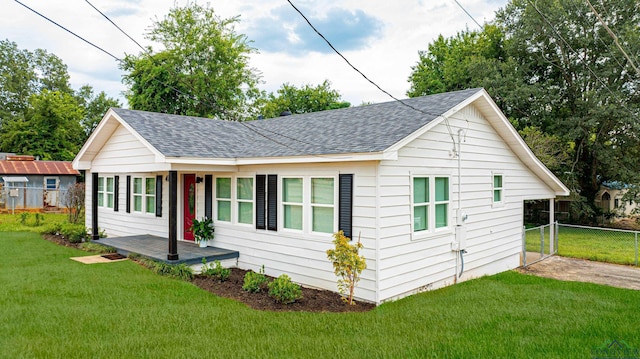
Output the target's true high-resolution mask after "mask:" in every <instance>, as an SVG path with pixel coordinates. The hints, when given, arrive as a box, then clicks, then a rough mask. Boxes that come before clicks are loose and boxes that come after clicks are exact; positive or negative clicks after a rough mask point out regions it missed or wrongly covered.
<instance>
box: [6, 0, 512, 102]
mask: <svg viewBox="0 0 640 359" xmlns="http://www.w3.org/2000/svg"><path fill="white" fill-rule="evenodd" d="M21 1H22V2H24V3H25V4H26V5H28V6H30V7H32V8H33V9H35V10H37V11H39V12H41V13H42V14H44V15H46V16H48V17H50V18H51V19H53V20H55V21H56V22H58V23H60V24H62V25H63V26H65V27H67V28H69V29H70V30H72V31H74V32H76V33H78V34H79V35H81V36H83V37H86V38H87V39H88V40H90V41H92V42H94V43H96V44H98V45H99V46H101V47H103V48H104V49H106V50H107V51H109V52H111V53H113V54H114V55H116V56H118V57H123V56H124V55H125V54H127V53H138V52H139V48H138V47H137V45H135V43H133V42H132V41H131V40H129V39H127V38H126V37H125V36H124V35H122V34H121V33H120V32H119V31H118V30H117V29H116V28H115V27H113V25H111V24H109V23H108V22H107V21H106V20H105V19H104V18H102V16H101V15H100V14H98V13H97V12H96V11H95V10H94V9H93V8H91V6H90V5H89V4H87V3H86V2H85V1H83V0H48V1H46V2H45V1H38V0H21ZM90 1H91V3H92V4H93V5H94V6H96V7H97V8H98V9H100V10H101V11H102V12H104V13H106V14H108V15H109V17H111V19H112V20H113V21H114V22H115V23H116V24H118V25H119V26H120V27H121V28H123V29H124V30H125V31H127V33H129V35H131V36H132V37H134V38H135V39H136V40H137V41H138V42H140V43H141V44H142V45H143V46H147V45H152V46H153V45H154V44H152V43H150V42H149V41H148V40H146V39H145V38H144V33H145V31H146V29H147V28H148V27H149V26H150V25H151V23H152V20H153V19H155V18H161V17H163V16H164V15H165V14H166V13H167V12H168V10H169V9H170V8H171V7H172V6H173V4H174V0H90ZM185 2H186V0H178V1H177V4H178V5H183V4H184V3H185ZM292 2H293V3H294V4H295V5H296V7H298V8H299V9H300V10H301V11H302V12H303V13H304V14H305V15H306V16H307V18H308V19H309V20H310V21H311V22H312V23H313V24H314V25H315V26H316V27H317V28H318V30H319V31H320V32H321V33H322V34H323V35H324V36H325V37H326V38H328V39H329V40H330V41H331V43H332V44H333V45H334V46H335V47H336V48H337V49H338V50H339V51H340V52H341V53H342V54H343V55H344V56H346V57H347V59H349V61H350V62H351V63H353V64H354V65H355V66H356V67H357V68H358V69H360V70H361V71H362V72H363V73H365V74H366V75H367V76H368V77H369V78H371V79H372V80H373V81H375V82H376V83H378V85H380V86H381V87H382V88H384V89H385V90H387V91H389V92H391V93H392V94H393V95H394V96H396V97H400V98H403V97H406V95H405V94H406V91H407V90H408V88H409V84H408V82H407V78H408V77H409V74H410V72H411V66H412V65H414V64H415V63H416V62H417V61H418V51H420V50H425V49H426V48H427V45H428V44H429V43H430V42H431V41H433V39H435V38H436V37H437V36H438V35H439V34H443V35H444V36H451V35H453V34H455V33H456V32H458V31H461V30H464V29H466V28H469V29H475V28H476V25H475V23H474V22H473V21H472V20H471V19H470V18H469V17H468V16H467V15H466V14H465V13H464V11H463V10H462V9H461V8H460V7H459V6H458V5H457V4H456V3H455V1H454V0H396V1H388V0H387V1H382V0H368V1H367V0H292ZM458 2H459V3H461V4H462V5H463V6H464V7H465V8H466V9H467V11H469V12H470V13H471V14H472V15H473V16H474V18H475V19H476V20H477V21H478V22H480V23H483V22H485V21H491V20H492V19H493V17H494V13H495V11H496V10H498V9H499V8H500V7H502V6H504V5H505V4H506V2H507V1H506V0H458ZM201 3H203V4H204V2H202V1H201ZM209 3H210V5H211V6H212V7H213V8H214V9H215V10H216V12H217V13H218V14H219V15H220V16H221V17H223V18H228V17H233V16H239V17H240V23H239V24H238V25H237V27H236V31H237V32H240V33H244V34H246V35H247V37H248V38H249V39H250V40H251V41H253V46H254V47H255V48H257V49H258V53H256V54H254V55H252V57H251V65H252V66H253V67H254V68H256V69H257V70H259V72H260V74H261V76H262V84H261V88H262V89H264V90H266V91H275V90H276V89H277V88H279V87H280V85H281V84H283V83H285V82H286V83H290V84H293V85H296V86H302V85H305V84H311V85H316V84H319V83H321V82H323V81H324V80H325V79H328V80H329V81H331V83H332V88H334V89H336V90H338V91H339V92H340V93H341V94H342V96H343V98H344V99H345V100H347V101H349V102H351V103H352V104H353V105H359V104H360V103H362V102H383V101H389V100H390V98H388V97H387V96H386V95H384V94H383V93H381V92H380V91H379V90H378V89H376V88H375V87H374V86H372V85H371V84H370V83H368V82H367V81H366V80H364V79H363V78H362V77H361V76H360V75H359V74H357V73H356V72H355V71H354V70H353V69H351V68H350V67H348V65H347V64H346V63H345V62H344V60H342V59H341V58H339V57H338V56H337V55H336V54H335V53H333V50H331V49H330V48H329V47H328V46H327V44H326V43H325V42H324V41H323V40H322V39H321V38H320V37H319V36H318V35H317V34H316V33H315V32H313V30H312V29H311V28H310V27H309V25H308V24H307V23H306V22H305V20H304V19H303V18H302V17H301V16H300V15H299V14H298V13H297V12H296V11H295V10H294V9H293V8H292V7H291V6H290V5H289V3H288V2H287V1H286V0H250V1H248V0H234V1H210V2H209ZM0 39H9V40H11V41H14V42H16V43H17V44H18V46H19V47H20V48H25V49H29V50H33V49H36V48H43V49H46V50H47V51H49V52H51V53H54V54H56V55H58V56H59V57H60V58H62V60H63V61H64V62H65V63H66V64H67V65H68V68H69V72H70V75H71V82H72V86H73V87H74V88H78V87H80V86H82V85H84V84H90V85H92V86H93V87H94V89H96V90H98V91H101V90H104V91H106V92H107V93H108V94H109V95H110V96H112V97H118V98H120V99H121V100H122V101H123V102H124V97H123V96H122V92H123V91H125V87H124V85H122V83H121V82H120V79H121V76H122V72H121V71H120V70H119V68H118V66H117V62H116V61H114V60H113V59H112V58H111V57H109V56H107V55H105V54H103V53H102V52H100V51H98V50H96V49H94V48H92V47H90V46H89V45H87V44H85V43H83V42H81V41H80V40H78V39H76V38H74V37H73V36H72V35H69V34H67V33H65V32H64V31H62V30H60V29H58V28H57V27H55V26H54V25H51V24H49V23H47V22H46V21H45V20H44V19H41V18H40V17H38V16H37V15H34V14H32V13H31V12H29V11H28V10H27V9H25V8H23V7H22V6H20V5H19V4H18V3H16V2H14V1H9V2H7V3H5V4H4V5H3V11H2V13H1V14H0Z"/></svg>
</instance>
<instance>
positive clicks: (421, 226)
mask: <svg viewBox="0 0 640 359" xmlns="http://www.w3.org/2000/svg"><path fill="white" fill-rule="evenodd" d="M427 208H428V206H415V207H413V230H414V232H418V231H426V230H427V226H428V224H429V221H428V218H429V217H428V211H427Z"/></svg>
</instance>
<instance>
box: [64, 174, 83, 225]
mask: <svg viewBox="0 0 640 359" xmlns="http://www.w3.org/2000/svg"><path fill="white" fill-rule="evenodd" d="M84 199H85V186H84V183H81V182H79V183H75V184H74V185H73V186H71V187H69V189H68V190H67V193H66V194H65V195H64V196H63V197H62V204H63V205H64V206H65V207H67V211H68V212H67V214H68V216H69V217H68V219H69V223H74V224H78V223H81V222H82V219H83V217H84Z"/></svg>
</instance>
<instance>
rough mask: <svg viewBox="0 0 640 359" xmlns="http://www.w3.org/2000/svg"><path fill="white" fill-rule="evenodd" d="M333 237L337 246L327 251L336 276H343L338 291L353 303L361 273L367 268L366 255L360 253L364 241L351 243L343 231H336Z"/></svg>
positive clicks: (344, 298) (343, 298)
mask: <svg viewBox="0 0 640 359" xmlns="http://www.w3.org/2000/svg"><path fill="white" fill-rule="evenodd" d="M333 238H334V240H333V244H334V245H335V248H334V249H329V250H328V251H327V258H329V260H330V261H331V263H332V264H333V271H334V273H335V274H336V276H338V277H340V278H341V279H339V280H338V291H339V292H340V294H341V295H342V300H344V301H345V302H347V303H349V304H350V305H353V304H355V303H354V302H353V292H354V290H355V288H356V285H357V284H358V282H359V281H360V274H361V273H362V271H363V270H364V269H365V268H367V263H366V262H365V259H364V256H361V255H360V253H359V252H360V248H362V243H360V238H358V242H357V243H354V244H351V243H349V241H350V239H349V238H348V237H345V235H344V233H343V232H342V231H339V232H338V233H334V235H333Z"/></svg>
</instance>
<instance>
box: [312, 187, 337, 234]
mask: <svg viewBox="0 0 640 359" xmlns="http://www.w3.org/2000/svg"><path fill="white" fill-rule="evenodd" d="M334 182H335V181H334V179H333V178H311V231H313V232H322V233H333V232H334V225H335V220H334V218H335V216H334V213H335V185H334Z"/></svg>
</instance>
